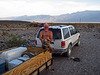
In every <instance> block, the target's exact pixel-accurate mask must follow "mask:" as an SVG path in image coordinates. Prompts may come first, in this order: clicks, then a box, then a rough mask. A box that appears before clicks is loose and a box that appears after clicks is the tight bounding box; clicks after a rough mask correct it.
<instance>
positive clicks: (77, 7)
mask: <svg viewBox="0 0 100 75" xmlns="http://www.w3.org/2000/svg"><path fill="white" fill-rule="evenodd" d="M85 10H100V0H83V1H82V0H0V18H1V17H13V16H23V15H28V16H32V15H60V14H67V13H73V12H78V11H85Z"/></svg>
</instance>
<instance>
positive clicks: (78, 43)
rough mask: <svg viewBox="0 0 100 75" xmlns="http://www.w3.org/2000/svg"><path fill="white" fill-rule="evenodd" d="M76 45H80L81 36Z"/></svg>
mask: <svg viewBox="0 0 100 75" xmlns="http://www.w3.org/2000/svg"><path fill="white" fill-rule="evenodd" d="M76 46H80V38H79V39H78V42H77V43H76Z"/></svg>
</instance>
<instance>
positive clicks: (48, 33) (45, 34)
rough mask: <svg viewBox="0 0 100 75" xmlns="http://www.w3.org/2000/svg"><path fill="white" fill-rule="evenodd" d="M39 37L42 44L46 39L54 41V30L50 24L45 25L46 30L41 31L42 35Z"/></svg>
mask: <svg viewBox="0 0 100 75" xmlns="http://www.w3.org/2000/svg"><path fill="white" fill-rule="evenodd" d="M39 38H40V40H41V42H42V44H43V42H44V40H45V39H48V40H49V41H50V42H51V41H52V39H53V33H52V31H50V30H49V25H48V24H45V25H44V30H43V31H41V32H40V37H39Z"/></svg>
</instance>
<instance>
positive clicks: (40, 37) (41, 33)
mask: <svg viewBox="0 0 100 75" xmlns="http://www.w3.org/2000/svg"><path fill="white" fill-rule="evenodd" d="M42 35H43V31H41V32H40V36H39V39H40V40H41V43H43V39H42V37H43V36H42Z"/></svg>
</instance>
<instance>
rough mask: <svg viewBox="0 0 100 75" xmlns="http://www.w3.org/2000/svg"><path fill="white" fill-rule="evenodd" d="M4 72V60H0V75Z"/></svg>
mask: <svg viewBox="0 0 100 75" xmlns="http://www.w3.org/2000/svg"><path fill="white" fill-rule="evenodd" d="M4 72H5V60H3V59H0V75H1V74H2V73H4Z"/></svg>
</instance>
